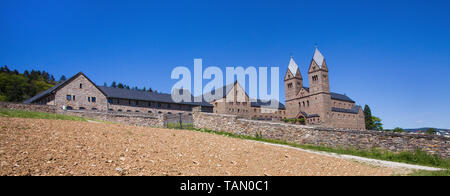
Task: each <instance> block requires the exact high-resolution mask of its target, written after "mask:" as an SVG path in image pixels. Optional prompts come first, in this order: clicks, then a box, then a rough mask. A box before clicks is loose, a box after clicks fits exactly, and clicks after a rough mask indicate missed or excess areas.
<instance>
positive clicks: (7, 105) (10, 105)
mask: <svg viewBox="0 0 450 196" xmlns="http://www.w3.org/2000/svg"><path fill="white" fill-rule="evenodd" d="M0 108H6V109H13V110H27V111H36V112H46V113H55V112H56V110H57V108H56V106H50V105H34V104H22V103H10V102H0Z"/></svg>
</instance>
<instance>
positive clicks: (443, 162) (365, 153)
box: [190, 129, 450, 176]
mask: <svg viewBox="0 0 450 196" xmlns="http://www.w3.org/2000/svg"><path fill="white" fill-rule="evenodd" d="M190 130H194V131H200V132H205V133H212V134H216V135H223V136H227V137H232V138H239V139H245V140H254V141H262V142H267V143H272V144H282V145H286V146H291V147H296V148H302V149H309V150H315V151H324V152H332V153H336V154H346V155H354V156H360V157H366V158H372V159H378V160H385V161H393V162H401V163H409V164H416V165H423V166H431V167H438V168H443V169H445V170H443V171H435V172H431V171H416V172H414V173H412V174H411V175H427V176H433V175H436V176H442V175H444V176H448V175H450V172H449V169H450V159H444V158H441V157H439V156H437V155H430V154H428V153H426V152H423V151H421V150H416V151H414V152H400V153H394V152H390V151H383V150H380V149H371V150H358V149H354V148H331V147H326V146H315V145H305V144H295V143H290V142H286V141H281V140H274V139H266V138H262V137H261V136H259V135H257V136H255V137H253V136H245V135H235V134H231V133H228V132H221V131H213V130H207V129H190Z"/></svg>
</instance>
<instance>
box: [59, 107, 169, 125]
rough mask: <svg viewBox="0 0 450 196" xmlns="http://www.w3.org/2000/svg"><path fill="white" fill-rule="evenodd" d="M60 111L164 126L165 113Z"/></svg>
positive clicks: (112, 120) (80, 115)
mask: <svg viewBox="0 0 450 196" xmlns="http://www.w3.org/2000/svg"><path fill="white" fill-rule="evenodd" d="M58 113H60V114H64V115H70V116H79V117H85V118H92V119H96V120H102V121H108V122H116V123H122V124H127V125H137V126H150V127H164V121H165V115H164V114H134V113H123V112H101V111H76V110H66V111H62V110H59V111H58Z"/></svg>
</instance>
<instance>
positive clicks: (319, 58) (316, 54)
mask: <svg viewBox="0 0 450 196" xmlns="http://www.w3.org/2000/svg"><path fill="white" fill-rule="evenodd" d="M313 59H314V61H315V62H316V64H317V65H318V66H319V68H322V65H323V62H324V60H325V57H324V56H323V55H322V53H321V52H320V50H319V48H318V47H317V45H316V51H315V52H314V57H313Z"/></svg>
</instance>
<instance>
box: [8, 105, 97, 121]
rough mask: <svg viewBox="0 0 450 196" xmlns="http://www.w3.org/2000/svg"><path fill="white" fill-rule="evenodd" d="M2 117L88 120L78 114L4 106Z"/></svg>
mask: <svg viewBox="0 0 450 196" xmlns="http://www.w3.org/2000/svg"><path fill="white" fill-rule="evenodd" d="M0 117H13V118H39V119H56V120H73V121H88V119H87V118H82V117H77V116H67V115H62V114H51V113H44V112H33V111H25V110H11V109H4V108H0Z"/></svg>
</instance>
